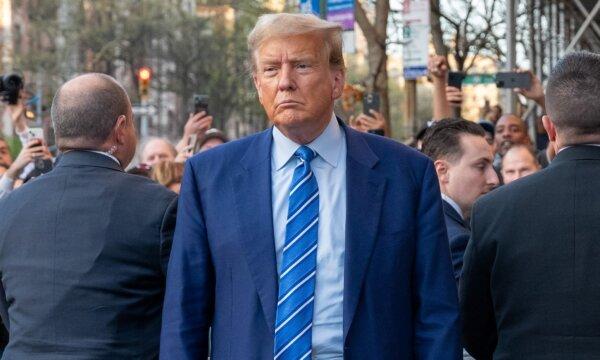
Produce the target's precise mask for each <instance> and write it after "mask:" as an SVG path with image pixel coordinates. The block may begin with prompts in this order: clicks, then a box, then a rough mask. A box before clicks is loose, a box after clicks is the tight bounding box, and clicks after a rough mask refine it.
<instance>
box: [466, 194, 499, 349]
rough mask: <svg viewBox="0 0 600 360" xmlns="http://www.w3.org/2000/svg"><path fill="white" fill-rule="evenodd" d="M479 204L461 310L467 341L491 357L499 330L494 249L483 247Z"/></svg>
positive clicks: (473, 221) (468, 249)
mask: <svg viewBox="0 0 600 360" xmlns="http://www.w3.org/2000/svg"><path fill="white" fill-rule="evenodd" d="M478 205H479V204H476V206H475V207H474V208H473V216H472V218H471V228H472V232H471V240H469V244H468V245H467V250H466V251H465V258H464V265H463V271H462V276H461V279H460V310H461V315H462V336H463V343H464V346H465V348H466V349H467V351H468V352H469V354H471V355H472V356H474V357H475V358H476V359H478V360H481V359H491V358H492V355H493V353H494V349H495V348H496V342H497V338H498V335H497V332H496V321H495V318H494V308H493V304H492V294H491V290H490V276H491V275H490V271H491V266H492V261H493V256H494V255H493V254H492V253H491V252H490V251H491V250H487V251H486V250H484V249H483V248H482V240H483V239H482V236H481V233H482V231H481V230H480V228H481V226H482V225H483V224H481V222H482V220H483V219H479V218H478V214H479V211H478V210H479V206H478Z"/></svg>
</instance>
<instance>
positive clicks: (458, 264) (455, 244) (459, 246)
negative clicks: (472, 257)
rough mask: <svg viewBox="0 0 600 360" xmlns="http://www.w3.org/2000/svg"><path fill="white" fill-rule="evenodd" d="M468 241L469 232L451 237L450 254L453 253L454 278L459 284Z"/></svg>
mask: <svg viewBox="0 0 600 360" xmlns="http://www.w3.org/2000/svg"><path fill="white" fill-rule="evenodd" d="M468 242H469V235H467V234H459V235H456V236H454V237H451V238H450V254H451V255H452V267H453V268H454V279H455V280H456V284H457V285H458V280H459V279H460V274H461V273H462V267H463V258H464V255H465V248H466V246H465V244H468Z"/></svg>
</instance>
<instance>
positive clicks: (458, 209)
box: [442, 193, 465, 220]
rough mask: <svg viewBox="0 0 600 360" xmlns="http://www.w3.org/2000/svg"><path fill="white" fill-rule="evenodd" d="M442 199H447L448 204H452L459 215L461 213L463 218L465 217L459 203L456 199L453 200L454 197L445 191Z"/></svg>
mask: <svg viewBox="0 0 600 360" xmlns="http://www.w3.org/2000/svg"><path fill="white" fill-rule="evenodd" d="M442 199H444V200H446V202H447V203H448V204H450V206H452V208H453V209H454V210H455V211H456V212H457V213H458V215H460V218H461V219H463V220H464V219H465V217H464V215H463V213H462V210H461V209H460V206H458V204H457V203H456V201H454V200H452V198H451V197H450V196H448V195H446V194H444V193H442Z"/></svg>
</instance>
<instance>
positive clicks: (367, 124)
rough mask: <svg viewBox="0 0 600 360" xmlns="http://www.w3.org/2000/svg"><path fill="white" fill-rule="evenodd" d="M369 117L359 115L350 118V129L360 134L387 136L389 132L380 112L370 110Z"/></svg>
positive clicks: (362, 114)
mask: <svg viewBox="0 0 600 360" xmlns="http://www.w3.org/2000/svg"><path fill="white" fill-rule="evenodd" d="M370 113H371V115H366V114H364V113H361V114H360V115H358V116H357V117H354V116H350V127H352V128H353V129H354V130H358V131H361V132H370V133H373V134H378V135H382V136H388V135H389V131H388V128H387V126H386V121H385V118H384V117H383V115H382V114H381V113H380V112H377V111H375V110H372V109H371V110H370Z"/></svg>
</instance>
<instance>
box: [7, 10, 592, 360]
mask: <svg viewBox="0 0 600 360" xmlns="http://www.w3.org/2000/svg"><path fill="white" fill-rule="evenodd" d="M341 39H342V36H341V28H340V27H339V26H338V25H336V24H334V23H331V22H328V21H325V20H321V19H318V18H316V17H314V16H311V15H300V14H276V15H275V14H269V15H263V16H262V17H261V18H260V19H259V21H258V22H257V24H256V26H255V28H254V29H253V30H252V32H251V33H250V35H249V37H248V48H249V61H250V63H251V64H252V76H253V79H254V84H255V86H256V89H257V93H258V99H259V101H260V103H261V105H262V107H263V108H264V110H265V113H266V116H267V117H268V119H269V120H270V122H271V123H272V124H273V126H272V127H270V128H268V129H266V130H265V131H263V132H260V133H258V134H255V135H251V136H249V137H246V138H243V139H239V140H236V141H231V142H230V141H229V139H228V138H227V137H226V136H225V134H224V133H223V132H221V131H219V130H217V129H211V126H212V121H213V119H212V117H211V116H210V115H209V114H207V113H206V112H199V113H196V114H191V115H190V117H189V119H188V121H187V123H186V125H185V127H184V129H183V136H182V138H181V139H179V141H178V142H177V143H176V144H173V143H171V142H170V141H169V140H167V139H164V138H151V139H147V141H146V142H145V143H144V144H142V146H138V139H137V136H136V129H135V126H134V119H133V113H132V107H131V103H130V100H129V97H128V95H127V93H126V91H125V90H124V88H123V87H122V86H121V85H120V84H119V83H118V82H117V81H115V80H114V79H113V78H112V77H110V76H108V75H104V74H97V73H91V74H84V75H80V76H77V77H75V78H73V79H71V80H69V81H68V82H66V83H65V84H63V85H62V86H61V87H60V88H59V89H58V91H57V92H56V94H55V96H54V100H53V103H52V108H51V116H52V124H53V130H54V136H55V139H56V147H57V150H58V156H56V157H54V156H53V155H52V153H51V151H50V150H49V149H48V147H47V146H46V142H45V141H43V139H40V138H37V137H33V136H32V133H31V131H29V130H30V129H29V128H28V127H27V122H26V119H25V118H24V117H23V114H22V105H20V104H17V105H12V106H11V108H10V112H11V116H12V120H13V124H14V127H15V131H16V134H17V135H18V137H19V139H20V141H21V142H22V144H23V148H22V150H21V152H20V153H19V155H18V156H17V157H16V158H15V159H14V161H13V159H12V157H11V156H10V152H9V149H8V144H7V142H6V141H5V140H4V139H0V176H1V177H0V317H1V319H2V322H3V324H4V327H2V326H0V329H2V330H5V331H6V332H5V333H4V335H3V337H4V338H5V339H4V340H5V341H6V342H7V344H5V345H6V347H5V348H4V349H3V352H4V353H3V356H2V358H3V359H73V358H77V359H134V358H135V359H138V358H139V359H155V358H158V357H160V358H161V359H200V358H207V357H209V356H210V357H211V358H215V359H221V358H224V359H300V360H303V359H308V358H312V359H461V358H475V359H492V358H494V359H522V358H526V359H567V358H577V359H594V358H600V337H599V336H598V334H597V329H598V328H600V312H599V311H598V307H597V306H596V304H597V302H598V300H600V287H599V286H598V283H597V280H596V279H597V278H598V275H600V266H598V265H597V257H596V255H598V254H600V245H598V242H597V239H598V237H599V236H600V229H599V228H598V226H596V223H595V211H594V210H595V209H596V208H597V207H598V204H600V202H599V201H600V198H598V197H599V195H597V192H595V187H594V181H595V179H596V177H595V175H596V174H598V173H600V120H598V118H597V114H598V113H600V111H596V108H595V107H596V106H597V105H596V104H597V103H598V102H597V101H595V99H594V98H595V96H597V94H598V89H599V88H600V55H598V54H592V53H587V52H574V53H571V54H568V55H566V56H565V57H564V59H562V60H561V61H560V62H558V63H557V64H556V66H555V68H554V69H553V70H552V73H551V75H550V77H549V79H548V83H547V85H546V87H545V88H544V86H543V85H542V82H541V81H540V80H539V79H538V78H537V77H536V76H535V75H534V74H532V73H529V74H530V76H531V79H532V86H531V88H530V89H516V91H517V92H519V93H520V94H521V95H523V96H524V97H525V98H527V99H530V100H532V101H534V102H536V103H537V104H538V105H539V106H540V107H541V108H542V109H543V112H544V116H543V119H542V121H543V125H544V128H545V129H546V131H547V134H548V138H549V145H548V147H547V149H544V150H543V151H537V150H535V149H534V148H533V147H532V141H531V139H530V138H529V136H528V134H527V125H526V124H525V122H524V121H523V120H522V119H521V118H520V116H519V115H517V114H503V113H502V109H501V108H500V107H498V106H494V107H488V108H487V109H486V111H485V113H483V114H482V119H481V120H480V121H478V122H472V121H467V120H464V119H461V118H459V117H456V116H454V114H455V112H456V111H455V110H454V108H456V107H457V106H460V103H461V101H462V92H461V90H460V89H458V88H453V87H449V86H448V82H447V77H448V64H447V62H446V60H445V59H444V58H443V57H438V56H434V57H432V58H431V61H430V64H429V72H430V78H431V80H432V82H433V88H434V97H433V104H432V107H433V119H432V121H431V122H429V123H428V126H427V127H426V128H424V129H423V130H422V131H421V132H420V133H419V134H418V135H417V137H416V139H415V142H414V143H413V145H414V147H415V148H417V149H411V148H410V147H408V146H405V145H403V144H400V143H398V142H396V141H393V140H391V139H389V138H387V137H386V136H385V135H387V134H389V130H388V129H387V127H386V120H385V119H384V118H383V117H382V115H381V113H379V112H377V111H372V112H371V113H370V114H361V115H359V116H357V117H356V118H354V117H352V118H351V119H348V124H346V123H345V122H344V121H343V120H342V119H340V118H338V117H337V116H336V115H335V114H334V102H335V101H336V100H337V99H339V98H340V96H341V95H342V92H343V89H344V84H345V76H346V68H345V64H344V58H343V54H342V43H341ZM598 110H600V109H598ZM374 130H376V131H374ZM370 132H374V134H373V133H370ZM379 134H383V135H379ZM136 152H139V155H137V158H138V160H139V161H135V160H134V159H135V158H136ZM48 163H49V164H50V166H48V165H47V164H48ZM132 164H133V165H132ZM50 169H51V170H50ZM598 175H600V174H598ZM178 194H179V195H178Z"/></svg>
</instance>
